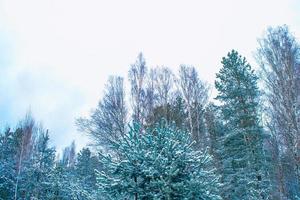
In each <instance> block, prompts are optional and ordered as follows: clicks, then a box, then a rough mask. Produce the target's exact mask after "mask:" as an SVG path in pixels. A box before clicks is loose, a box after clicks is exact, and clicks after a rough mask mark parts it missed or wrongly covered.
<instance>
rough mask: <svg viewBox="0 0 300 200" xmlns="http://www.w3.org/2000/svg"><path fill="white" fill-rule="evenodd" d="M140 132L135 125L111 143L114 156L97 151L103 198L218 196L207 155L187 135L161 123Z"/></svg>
mask: <svg viewBox="0 0 300 200" xmlns="http://www.w3.org/2000/svg"><path fill="white" fill-rule="evenodd" d="M139 133H140V127H139V126H137V125H135V126H134V127H133V128H131V130H130V131H129V133H128V134H126V135H125V136H124V138H122V140H120V141H117V142H116V143H115V144H114V147H113V148H115V149H116V151H117V152H119V154H118V157H116V156H114V155H105V154H101V159H100V160H101V163H102V164H103V170H102V171H101V172H99V173H98V185H99V193H100V194H101V196H102V197H103V198H104V199H135V200H137V199H166V200H167V199H206V200H209V199H213V200H216V199H220V196H219V194H218V188H219V186H220V185H219V183H218V177H217V176H216V175H215V169H214V168H213V167H212V166H211V157H210V156H209V155H208V154H207V153H206V152H200V151H194V150H193V148H192V144H193V142H192V140H191V137H190V134H188V133H186V132H182V131H179V130H177V129H175V128H174V127H170V126H165V125H164V124H163V123H161V124H160V125H158V126H156V128H155V129H153V130H152V131H150V130H147V132H146V133H145V134H139Z"/></svg>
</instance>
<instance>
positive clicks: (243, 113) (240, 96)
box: [215, 50, 269, 200]
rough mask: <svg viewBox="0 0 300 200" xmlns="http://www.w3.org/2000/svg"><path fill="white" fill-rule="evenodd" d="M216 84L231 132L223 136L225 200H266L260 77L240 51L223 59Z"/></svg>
mask: <svg viewBox="0 0 300 200" xmlns="http://www.w3.org/2000/svg"><path fill="white" fill-rule="evenodd" d="M222 64H223V67H222V68H221V69H220V72H219V73H218V74H217V80H216V82H215V86H216V89H217V90H218V92H219V93H218V96H217V98H216V99H217V100H219V101H220V102H221V105H220V109H221V111H222V115H223V119H224V120H225V125H226V127H227V129H228V131H227V132H226V133H225V135H224V137H223V149H222V155H223V158H222V160H223V165H224V166H223V168H224V174H223V180H224V186H225V187H224V197H225V199H232V200H234V199H245V200H248V199H267V197H268V195H269V194H268V184H269V181H268V176H267V173H266V171H265V164H266V162H265V156H264V149H263V141H264V137H265V136H264V133H263V129H262V128H261V126H260V125H259V124H260V123H259V119H258V96H259V91H258V87H257V76H256V75H255V74H254V71H253V70H252V69H251V66H250V65H249V64H248V63H247V61H246V59H245V58H242V57H241V56H240V55H239V54H238V52H237V51H234V50H232V51H231V52H230V53H228V55H227V57H226V58H223V60H222Z"/></svg>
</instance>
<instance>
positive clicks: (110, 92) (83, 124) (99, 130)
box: [77, 76, 127, 147]
mask: <svg viewBox="0 0 300 200" xmlns="http://www.w3.org/2000/svg"><path fill="white" fill-rule="evenodd" d="M126 123H127V109H126V103H125V91H124V80H123V78H122V77H119V76H111V77H109V79H108V82H107V84H106V86H105V91H104V96H103V98H102V99H101V100H100V101H99V104H98V107H97V108H96V109H95V110H94V111H93V112H92V113H91V116H90V118H79V119H78V120H77V125H78V127H79V128H80V130H82V131H85V132H86V133H87V134H88V135H89V136H91V138H92V139H93V141H94V142H95V145H96V146H103V145H104V146H107V147H108V146H109V144H111V142H114V141H116V140H118V138H119V137H121V136H122V135H123V134H124V133H125V128H126Z"/></svg>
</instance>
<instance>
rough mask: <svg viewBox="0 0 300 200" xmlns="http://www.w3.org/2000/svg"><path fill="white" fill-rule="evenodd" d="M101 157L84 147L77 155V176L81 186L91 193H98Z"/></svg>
mask: <svg viewBox="0 0 300 200" xmlns="http://www.w3.org/2000/svg"><path fill="white" fill-rule="evenodd" d="M100 167H101V166H100V163H99V159H98V157H96V156H93V155H92V152H91V151H90V150H89V148H83V149H82V150H81V151H80V152H79V153H78V155H77V162H76V165H75V173H76V178H77V179H78V180H79V181H80V185H81V187H82V188H83V189H84V190H85V191H87V192H88V193H89V194H91V195H96V193H95V191H96V189H97V186H96V169H98V170H100Z"/></svg>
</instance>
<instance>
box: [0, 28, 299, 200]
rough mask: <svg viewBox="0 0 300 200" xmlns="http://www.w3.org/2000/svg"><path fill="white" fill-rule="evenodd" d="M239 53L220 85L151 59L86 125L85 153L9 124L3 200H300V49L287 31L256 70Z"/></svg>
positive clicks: (115, 88)
mask: <svg viewBox="0 0 300 200" xmlns="http://www.w3.org/2000/svg"><path fill="white" fill-rule="evenodd" d="M228 51H229V52H228V54H227V55H224V57H223V58H220V62H219V63H220V70H219V72H218V73H217V74H216V76H215V84H214V85H209V84H208V83H206V82H205V81H203V80H201V79H200V77H199V72H198V70H197V68H196V67H194V66H191V65H184V64H183V65H181V66H179V67H178V70H177V71H174V70H171V68H169V67H167V66H161V67H151V66H148V65H147V62H146V61H147V60H146V59H145V57H146V56H147V55H145V57H144V55H143V54H142V53H140V54H139V55H138V56H137V59H136V60H135V61H132V63H133V64H132V65H131V66H128V77H126V80H125V77H120V76H118V75H112V76H110V77H107V78H108V79H107V83H106V85H105V90H104V91H103V93H102V94H103V95H102V97H101V99H100V100H99V103H98V105H95V107H94V108H93V111H92V112H91V113H90V115H89V117H81V118H78V119H76V127H77V128H78V129H79V130H80V131H81V132H82V133H84V134H86V135H87V136H88V137H89V138H90V141H91V143H90V144H89V145H88V146H86V147H85V148H83V149H77V148H76V144H75V143H74V142H72V141H70V146H68V147H66V148H64V150H63V152H62V153H60V152H58V151H57V150H56V149H55V148H54V147H52V146H51V145H50V144H49V139H50V138H49V137H50V136H51V135H50V134H49V131H51V130H49V131H48V129H47V124H43V125H41V123H39V122H38V119H34V118H33V117H32V115H31V114H30V113H28V114H27V115H26V116H24V118H23V120H21V121H20V122H19V123H18V124H17V125H16V126H14V125H11V126H10V127H1V129H2V132H1V134H0V199H1V200H10V199H12V200H21V199H26V200H27V199H28V200H29V199H30V200H34V199H39V200H47V199H51V200H52V199H53V200H72V199H73V200H89V199H90V200H94V199H99V200H109V199H112V200H125V199H126V200H152V199H153V200H155V199H162V200H171V199H172V200H173V199H174V200H175V199H178V200H181V199H187V200H196V199H199V200H299V199H300V43H299V41H298V40H297V39H296V37H295V36H294V34H293V33H292V32H291V31H290V30H289V28H288V26H286V25H283V26H278V27H270V28H268V29H267V30H266V31H265V34H264V35H263V36H262V37H261V38H259V39H258V43H257V49H254V50H253V51H255V54H254V58H255V60H256V63H249V62H248V61H247V59H246V58H245V57H244V56H243V55H241V54H240V53H239V52H238V50H230V49H229V50H228ZM254 66H255V68H254ZM125 67H126V66H125ZM254 69H255V70H254ZM127 79H128V83H129V85H127V84H126V83H127ZM125 85H126V86H125ZM213 88H215V90H216V91H217V93H216V95H212V92H211V91H212V89H213ZM58 117H59V116H58Z"/></svg>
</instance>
